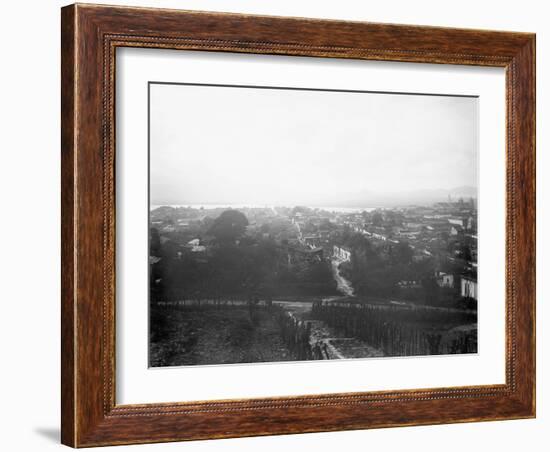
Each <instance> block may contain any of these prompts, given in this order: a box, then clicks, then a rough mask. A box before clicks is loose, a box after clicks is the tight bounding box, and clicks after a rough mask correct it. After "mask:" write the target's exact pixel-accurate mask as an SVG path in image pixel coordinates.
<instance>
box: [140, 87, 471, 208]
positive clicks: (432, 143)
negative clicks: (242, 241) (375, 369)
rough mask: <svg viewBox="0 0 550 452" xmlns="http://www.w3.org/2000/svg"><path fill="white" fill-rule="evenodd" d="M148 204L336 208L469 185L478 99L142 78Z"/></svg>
mask: <svg viewBox="0 0 550 452" xmlns="http://www.w3.org/2000/svg"><path fill="white" fill-rule="evenodd" d="M150 90H151V91H150V187H151V204H202V203H204V204H208V203H211V204H223V203H228V204H250V205H251V204H256V205H296V204H309V205H335V203H336V204H338V203H342V202H343V203H345V201H346V199H352V198H353V199H356V198H357V197H361V196H363V195H364V194H375V195H376V194H378V195H382V196H383V195H386V194H390V193H397V192H405V193H406V192H413V191H417V190H433V189H453V188H455V187H461V186H472V187H477V121H478V118H477V99H475V98H464V97H447V96H422V95H400V94H374V93H347V92H327V91H303V90H281V89H277V90H275V89H258V88H232V87H217V86H187V85H159V84H152V85H151V86H150Z"/></svg>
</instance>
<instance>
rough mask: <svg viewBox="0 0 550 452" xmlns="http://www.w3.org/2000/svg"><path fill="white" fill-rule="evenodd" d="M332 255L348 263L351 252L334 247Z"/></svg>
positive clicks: (344, 248)
mask: <svg viewBox="0 0 550 452" xmlns="http://www.w3.org/2000/svg"><path fill="white" fill-rule="evenodd" d="M332 255H333V256H334V257H335V258H336V259H338V260H340V261H342V262H349V261H350V260H351V250H350V249H349V248H346V247H344V246H336V245H335V246H334V247H333V249H332Z"/></svg>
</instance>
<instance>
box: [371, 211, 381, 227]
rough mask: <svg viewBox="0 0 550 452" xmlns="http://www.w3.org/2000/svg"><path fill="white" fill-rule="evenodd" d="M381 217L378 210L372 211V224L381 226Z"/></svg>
mask: <svg viewBox="0 0 550 452" xmlns="http://www.w3.org/2000/svg"><path fill="white" fill-rule="evenodd" d="M382 223H383V218H382V214H381V213H380V212H374V213H373V214H372V224H373V225H374V226H382Z"/></svg>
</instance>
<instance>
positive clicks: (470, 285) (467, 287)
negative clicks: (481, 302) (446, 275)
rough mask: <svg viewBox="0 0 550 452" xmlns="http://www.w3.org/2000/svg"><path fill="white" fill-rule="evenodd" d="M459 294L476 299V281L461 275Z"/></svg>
mask: <svg viewBox="0 0 550 452" xmlns="http://www.w3.org/2000/svg"><path fill="white" fill-rule="evenodd" d="M460 295H462V296H463V297H468V298H473V299H475V300H477V281H476V280H475V279H472V278H469V277H467V276H463V277H462V278H461V279H460Z"/></svg>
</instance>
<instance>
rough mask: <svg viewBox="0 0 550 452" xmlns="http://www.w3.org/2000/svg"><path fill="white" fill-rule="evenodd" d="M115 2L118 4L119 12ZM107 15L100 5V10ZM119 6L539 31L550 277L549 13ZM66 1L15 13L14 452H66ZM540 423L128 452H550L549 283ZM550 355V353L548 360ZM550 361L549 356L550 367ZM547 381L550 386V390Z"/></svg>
mask: <svg viewBox="0 0 550 452" xmlns="http://www.w3.org/2000/svg"><path fill="white" fill-rule="evenodd" d="M113 2H115V0H113ZM91 3H98V2H91ZM116 3H118V4H125V5H134V6H156V7H169V8H186V9H202V10H214V11H230V12H241V13H257V14H271V15H282V16H303V17H319V18H327V19H349V20H367V21H377V22H394V23H408V24H422V25H440V26H455V27H468V28H486V29H500V30H515V31H529V32H536V33H537V58H538V62H537V80H538V86H537V89H538V93H537V97H538V102H537V104H538V106H539V107H538V109H537V110H538V111H537V124H538V125H539V127H538V128H537V129H538V139H537V145H538V149H539V152H538V168H539V171H538V174H539V178H538V179H539V182H538V208H539V209H538V227H537V229H538V231H539V236H538V256H539V258H538V275H544V274H547V273H548V272H549V271H550V270H549V264H548V260H547V259H545V254H546V253H548V252H549V251H550V249H549V245H550V239H549V238H548V237H549V236H548V234H547V233H545V231H547V230H550V214H549V213H548V209H546V211H545V210H544V208H543V206H544V205H545V204H546V205H547V204H548V203H549V202H550V180H549V178H544V177H543V175H544V174H545V173H547V172H548V171H550V155H549V152H545V151H546V150H547V147H548V142H549V139H550V132H549V131H548V129H545V128H543V127H542V126H541V125H542V124H548V123H550V115H549V114H548V109H549V106H550V93H549V90H550V81H549V80H550V63H549V62H548V58H547V57H546V55H548V54H550V31H548V28H547V19H548V17H549V14H548V12H547V11H546V9H547V8H546V5H545V2H540V1H536V0H523V1H521V2H518V1H517V0H515V1H508V0H500V1H496V0H490V1H485V2H480V1H478V0H464V1H462V2H459V3H458V4H454V3H444V2H438V1H435V0H434V1H422V0H417V1H415V2H410V1H406V0H388V1H386V2H356V1H352V0H341V1H338V2H334V1H329V0H317V1H315V2H313V1H306V0H303V1H301V2H297V1H291V0H278V1H270V2H267V1H258V0H255V1H253V0H246V1H244V0H243V1H239V0H202V1H198V0H195V1H191V0H187V1H184V0H182V1H176V0H171V1H170V0H160V1H155V2H153V1H152V0H149V1H140V0H130V1H125V0H116ZM64 4H65V3H64V2H60V1H57V0H56V1H51V0H50V1H47V2H44V1H38V0H29V1H26V2H15V1H14V2H7V3H6V4H5V5H3V10H2V17H3V18H4V21H3V24H2V28H1V31H0V33H1V34H2V39H1V40H0V42H1V46H2V70H1V71H0V78H1V81H2V84H1V87H2V96H1V97H0V99H1V101H2V107H3V108H2V109H1V110H0V115H1V116H2V135H1V137H2V141H1V147H2V150H3V152H2V164H1V165H0V168H1V176H0V184H1V193H2V198H3V200H2V208H3V211H2V215H1V216H2V220H3V221H2V222H1V223H0V224H1V226H0V227H1V228H2V230H1V234H0V237H2V239H3V241H2V245H1V249H2V259H1V260H0V266H1V268H0V274H1V275H2V279H1V281H2V283H3V286H2V290H1V294H2V296H1V303H2V311H1V314H2V327H1V328H0V335H1V342H0V344H1V346H2V355H1V357H2V358H1V359H2V360H1V368H2V377H1V381H2V385H1V390H0V392H1V394H0V400H1V401H2V411H1V413H2V414H1V417H2V419H3V428H2V432H3V434H2V440H1V441H2V449H3V450H9V451H19V450H21V451H23V450H29V451H41V452H42V451H48V450H61V448H62V447H63V446H60V445H59V415H60V414H59V363H60V356H59V348H60V347H59V296H60V295H59V294H60V285H59V280H60V270H59V267H60V265H59V262H60V258H59V248H60V243H59V235H60V233H59V230H60V225H59V217H60V203H59V190H60V182H59V167H60V161H59V135H60V132H59V129H60V125H59V96H60V93H59V85H60V82H59V78H60V77H59V54H60V52H59V22H60V13H59V8H60V7H61V6H63V5H64ZM537 292H538V312H537V318H538V322H537V324H538V328H537V330H538V360H537V363H538V366H537V367H538V382H539V385H538V398H537V399H538V403H537V406H538V418H537V419H536V420H527V421H506V422H490V423H478V424H461V425H448V426H436V427H431V426H430V427H407V428H399V429H385V430H372V431H356V432H340V433H323V434H308V435H293V436H280V437H266V438H244V439H234V440H224V441H206V442H196V443H188V444H162V445H147V446H131V447H132V448H131V449H130V448H128V447H120V448H118V449H116V450H120V451H122V450H136V451H137V450H140V451H141V450H159V451H160V450H188V451H214V450H215V451H239V452H246V451H256V450H263V451H265V452H268V451H280V450H316V451H334V450H346V451H360V450H361V451H363V450H365V449H366V448H368V449H371V450H378V449H384V450H388V451H393V450H406V451H407V452H414V451H422V452H429V451H439V450H442V449H443V450H445V451H446V452H455V451H457V452H458V451H460V452H464V451H468V450H475V449H480V448H483V449H485V448H490V449H491V450H498V451H500V452H507V451H516V450H521V449H524V448H527V449H528V450H532V451H534V452H537V451H542V450H546V449H545V447H546V448H547V445H543V443H542V441H543V436H545V435H544V433H546V434H547V431H548V430H549V429H550V411H549V408H548V406H549V404H550V400H549V396H548V394H549V391H548V390H547V386H548V384H549V383H548V374H547V372H546V371H547V370H548V362H549V357H548V353H547V352H546V350H545V349H547V348H548V346H550V343H549V342H550V339H549V337H550V335H549V334H548V333H547V332H545V331H543V329H542V328H541V327H540V325H543V324H544V323H543V322H547V321H550V309H549V308H548V307H547V306H545V304H544V296H545V295H548V293H550V283H549V282H548V278H544V277H541V278H539V284H538V290H537ZM545 352H546V353H545ZM544 353H545V355H546V356H544ZM545 380H546V381H545Z"/></svg>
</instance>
